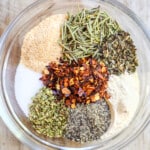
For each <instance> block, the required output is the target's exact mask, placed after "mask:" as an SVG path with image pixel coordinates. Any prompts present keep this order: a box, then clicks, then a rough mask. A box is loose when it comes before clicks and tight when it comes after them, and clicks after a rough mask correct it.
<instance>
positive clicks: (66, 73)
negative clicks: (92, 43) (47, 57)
mask: <svg viewBox="0 0 150 150" xmlns="http://www.w3.org/2000/svg"><path fill="white" fill-rule="evenodd" d="M108 78H109V74H108V70H107V67H106V66H105V64H104V63H103V62H100V63H98V62H97V61H96V60H95V59H93V58H91V57H88V58H83V59H79V60H78V62H74V61H72V62H71V64H69V63H68V62H67V61H64V60H62V59H60V63H59V64H56V63H55V62H51V63H50V64H49V65H48V66H47V67H46V69H45V70H44V71H43V76H42V77H41V80H42V81H43V84H44V85H45V86H47V87H49V88H51V89H52V90H53V91H54V93H55V95H56V96H57V99H58V100H61V99H64V98H65V104H66V106H70V107H71V108H75V107H76V103H85V104H89V103H91V102H96V101H97V100H100V99H102V98H104V99H109V98H110V95H109V94H108V93H107V86H108V83H107V82H108Z"/></svg>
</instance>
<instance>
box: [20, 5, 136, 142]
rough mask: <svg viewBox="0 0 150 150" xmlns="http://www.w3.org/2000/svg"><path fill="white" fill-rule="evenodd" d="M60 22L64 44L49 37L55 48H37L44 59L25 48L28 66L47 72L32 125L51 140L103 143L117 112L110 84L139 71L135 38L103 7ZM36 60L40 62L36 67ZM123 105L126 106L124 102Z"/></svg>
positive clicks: (32, 111) (36, 98) (59, 33)
mask: <svg viewBox="0 0 150 150" xmlns="http://www.w3.org/2000/svg"><path fill="white" fill-rule="evenodd" d="M56 17H57V16H56ZM59 17H60V19H61V20H59V25H57V27H56V28H55V29H56V30H54V31H56V32H57V33H56V34H57V39H58V41H57V42H56V39H55V40H54V41H53V40H48V39H51V38H53V37H48V38H47V39H45V40H46V42H47V44H48V45H51V46H49V47H46V50H45V49H44V50H43V47H41V48H39V49H38V47H36V51H38V54H41V55H42V53H43V55H42V57H41V58H40V59H39V60H37V59H38V58H37V57H36V58H34V56H30V55H31V54H32V52H33V51H34V48H33V49H32V50H29V52H30V55H28V54H29V53H28V49H29V48H27V47H25V45H24V47H23V49H22V50H23V52H22V57H21V58H22V59H23V60H22V61H21V63H22V64H24V65H25V66H26V67H29V68H30V69H32V70H34V71H39V69H41V68H42V75H41V78H40V82H42V83H43V87H42V88H41V89H40V90H39V92H37V94H36V95H35V96H33V97H32V103H31V105H30V108H29V120H30V122H31V124H32V126H33V128H34V129H35V131H36V132H37V133H38V134H41V135H44V136H47V137H56V138H59V137H64V138H67V139H70V140H72V141H76V142H81V143H83V142H88V141H93V140H98V139H100V138H101V137H102V135H103V134H105V133H106V132H107V130H108V129H109V127H110V124H111V123H112V112H111V110H112V109H115V107H114V108H110V104H108V103H110V102H108V101H111V99H112V98H114V95H111V94H112V93H113V92H112V91H113V90H112V89H111V88H110V87H109V88H108V85H111V84H112V85H113V84H114V82H115V81H114V80H113V79H115V76H116V75H117V76H118V77H117V78H116V79H117V80H118V78H119V77H120V76H121V75H124V74H125V73H129V74H133V73H134V72H136V67H137V66H138V61H137V56H136V48H135V46H134V43H133V40H132V39H131V37H130V34H129V33H127V32H125V31H123V30H122V29H121V28H120V27H119V25H118V23H117V22H116V21H114V20H113V19H112V18H111V17H109V16H108V14H107V13H106V12H102V11H101V10H100V8H99V7H97V8H93V9H90V10H88V9H83V10H81V11H80V12H78V13H77V14H70V13H68V14H65V15H64V16H63V15H60V16H59ZM59 17H58V18H59ZM48 20H50V19H47V20H46V21H48ZM52 21H55V20H54V16H53V20H52ZM46 23H48V22H46ZM41 26H42V24H40V28H41ZM50 26H51V28H54V26H53V25H51V24H50ZM44 28H45V27H44ZM45 29H46V28H45ZM45 29H44V30H45ZM36 30H37V28H36ZM42 30H43V29H42ZM44 30H43V31H44ZM32 31H34V30H32ZM45 31H46V30H45ZM54 34H55V32H54ZM45 35H46V34H45V33H44V37H45V38H46V36H45ZM28 36H29V35H28ZM37 37H38V36H37ZM27 39H28V38H25V42H27ZM40 39H41V38H40ZM43 39H44V38H43ZM43 42H44V41H43ZM34 43H35V40H34ZM40 44H41V43H40ZM53 44H55V46H54V45H53ZM55 48H56V49H57V50H58V51H59V54H58V59H57V60H56V59H49V58H48V57H47V54H48V56H50V55H51V53H55ZM31 51H32V52H31ZM36 51H35V52H36ZM47 52H48V53H47ZM25 54H26V57H24V55H25ZM27 55H28V56H27ZM36 56H37V55H36ZM38 57H40V56H38ZM55 58H56V56H55ZM32 59H36V61H35V62H34V63H33V65H32V63H31V62H32V61H31V60H32ZM28 61H29V62H28ZM47 61H49V62H47ZM36 62H37V63H36ZM40 62H41V63H40ZM38 66H39V68H38ZM39 72H41V70H40V71H39ZM129 76H130V75H129ZM109 79H111V84H109ZM114 85H115V84H114ZM122 88H123V87H122ZM110 89H111V90H110ZM114 89H115V88H114ZM116 89H117V88H116ZM118 90H120V89H118ZM119 100H120V99H119ZM112 102H113V99H112ZM119 105H120V106H121V107H122V108H123V106H124V105H123V104H122V103H121V102H119ZM119 105H118V106H119ZM112 106H113V105H112ZM117 110H120V109H117ZM117 110H116V111H115V112H117ZM124 110H125V108H124ZM120 112H121V111H120ZM124 113H126V111H123V112H122V114H124Z"/></svg>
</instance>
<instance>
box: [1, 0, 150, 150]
mask: <svg viewBox="0 0 150 150" xmlns="http://www.w3.org/2000/svg"><path fill="white" fill-rule="evenodd" d="M99 5H100V7H101V9H102V10H104V11H106V12H107V13H108V14H109V15H110V16H111V17H112V18H114V19H116V20H117V21H118V23H119V24H120V26H121V27H122V28H123V29H124V30H125V31H128V32H129V33H130V34H131V37H132V39H133V41H134V42H135V45H136V47H137V55H138V59H139V67H138V75H139V79H140V104H139V107H138V109H137V112H136V114H135V116H134V118H133V120H132V121H131V122H130V124H129V126H128V127H127V128H125V129H124V130H123V131H122V132H120V133H119V134H117V135H115V136H114V137H112V138H110V139H106V140H98V141H94V142H89V143H85V144H80V143H75V142H71V141H69V140H67V139H63V138H62V139H55V138H45V137H42V136H39V135H37V134H36V133H35V132H34V131H33V129H32V127H31V125H30V123H29V121H28V119H27V117H26V116H25V115H24V113H23V112H22V111H21V109H20V107H19V106H18V104H17V101H16V97H15V91H14V79H15V73H16V68H17V65H18V63H19V60H20V53H21V52H20V50H21V45H22V42H23V38H24V35H25V34H26V33H27V32H28V31H29V30H30V29H31V28H32V27H34V26H35V25H36V24H38V23H39V22H40V21H41V20H43V19H44V18H46V17H48V16H50V15H52V14H57V13H66V12H67V11H71V12H72V13H75V12H77V11H78V8H79V7H80V8H93V7H97V6H99ZM149 56H150V40H149V37H148V35H147V31H146V29H145V27H144V26H143V24H142V21H141V20H139V19H138V18H137V17H136V16H135V14H133V12H131V11H130V10H129V9H127V8H126V7H125V6H123V5H122V4H120V3H119V2H117V1H114V0H101V1H100V0H79V1H75V0H63V1H61V0H39V1H37V2H35V3H33V4H32V5H30V6H29V7H27V8H26V9H25V10H24V11H23V12H21V13H20V14H19V15H18V17H17V18H16V19H15V20H14V21H13V22H12V23H11V24H10V25H9V27H8V28H7V30H6V31H5V33H4V34H3V36H2V37H1V41H0V115H1V117H2V119H3V120H4V122H5V124H6V125H7V126H8V128H9V129H10V130H11V131H12V133H13V134H14V135H15V136H16V137H17V138H18V139H19V140H20V141H21V142H23V143H25V144H27V145H28V146H29V147H30V148H31V149H36V150H41V149H51V148H57V149H68V150H73V149H86V150H88V149H96V148H100V149H101V150H106V149H108V150H109V149H111V150H113V149H120V148H122V147H123V146H125V145H126V144H127V143H129V142H131V141H132V140H133V139H134V138H136V137H137V135H138V134H139V133H141V132H142V131H143V129H144V128H145V127H146V126H147V125H148V123H149V121H150V109H149V108H150V59H149ZM29 85H30V83H29ZM20 88H21V87H20Z"/></svg>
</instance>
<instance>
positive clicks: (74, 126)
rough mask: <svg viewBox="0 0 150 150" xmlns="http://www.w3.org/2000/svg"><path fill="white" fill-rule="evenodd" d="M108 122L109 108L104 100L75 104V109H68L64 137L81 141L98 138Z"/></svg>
mask: <svg viewBox="0 0 150 150" xmlns="http://www.w3.org/2000/svg"><path fill="white" fill-rule="evenodd" d="M110 123H111V114H110V109H109V107H108V104H107V103H106V101H105V100H100V101H97V102H96V103H92V104H89V105H84V104H77V108H76V109H69V117H68V123H67V127H66V131H65V137H66V138H68V139H70V140H73V141H76V142H81V143H83V142H88V141H93V140H98V139H100V137H101V136H102V135H103V134H104V133H105V132H106V131H107V129H108V128H109V125H110Z"/></svg>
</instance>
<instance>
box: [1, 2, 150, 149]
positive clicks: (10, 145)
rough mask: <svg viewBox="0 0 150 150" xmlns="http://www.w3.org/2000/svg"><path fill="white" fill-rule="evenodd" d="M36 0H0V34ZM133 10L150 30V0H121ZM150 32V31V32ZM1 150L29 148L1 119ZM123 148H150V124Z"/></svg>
mask: <svg viewBox="0 0 150 150" xmlns="http://www.w3.org/2000/svg"><path fill="white" fill-rule="evenodd" d="M34 1H35V0H0V35H1V34H2V33H3V31H4V30H5V29H6V27H7V25H8V24H9V23H10V21H11V20H12V19H14V17H15V16H16V15H17V14H18V13H19V12H20V11H21V10H23V9H24V8H25V7H26V6H28V5H29V4H31V3H32V2H34ZM119 1H120V2H122V3H123V4H125V5H126V6H127V7H129V8H130V9H131V10H133V11H134V12H135V13H136V14H137V15H138V16H140V18H142V20H143V22H144V23H145V25H146V26H147V28H149V31H150V0H119ZM149 34H150V33H149ZM0 150H29V148H27V146H25V145H23V144H21V143H20V142H19V141H18V140H17V139H16V138H15V137H14V136H13V135H12V133H11V132H10V131H9V130H8V129H7V127H6V126H5V125H4V123H3V122H2V120H1V119H0ZM123 150H150V125H149V126H148V127H147V128H146V129H145V130H144V132H143V133H141V135H140V136H139V137H137V138H136V139H135V140H134V141H133V142H131V143H130V144H129V145H127V146H126V147H125V148H123Z"/></svg>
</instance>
